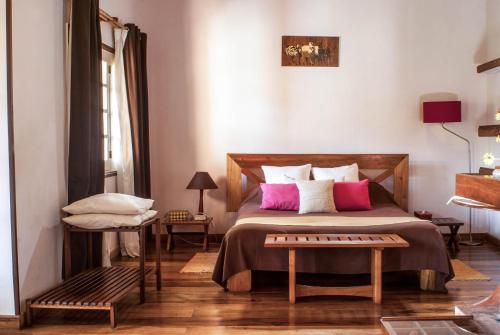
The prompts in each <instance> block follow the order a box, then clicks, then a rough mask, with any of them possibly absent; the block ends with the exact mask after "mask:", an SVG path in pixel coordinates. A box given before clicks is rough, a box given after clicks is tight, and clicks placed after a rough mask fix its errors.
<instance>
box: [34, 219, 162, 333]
mask: <svg viewBox="0 0 500 335" xmlns="http://www.w3.org/2000/svg"><path fill="white" fill-rule="evenodd" d="M159 223H160V221H159V219H155V218H152V219H150V220H148V221H145V222H143V223H141V224H140V225H137V226H130V227H126V226H124V227H108V228H95V229H83V228H79V227H76V226H72V225H70V224H67V223H64V222H63V225H64V263H65V276H64V277H65V281H64V282H63V283H61V284H60V285H57V286H56V287H54V288H52V289H51V290H49V291H47V292H45V293H44V294H41V295H39V296H38V297H36V298H32V299H29V300H27V301H26V313H27V317H26V323H27V326H30V325H31V323H32V309H82V310H85V309H87V310H88V309H94V310H107V311H109V312H110V323H111V327H113V328H114V327H115V326H116V317H115V309H114V303H115V302H117V301H118V300H119V299H120V298H122V297H123V296H124V295H125V294H127V293H129V292H130V291H131V290H132V289H134V288H135V287H137V286H139V299H140V303H141V304H142V303H144V302H145V299H146V275H147V274H149V273H151V272H152V271H153V269H152V268H147V267H146V266H145V263H146V228H147V227H148V226H151V225H153V224H155V226H156V234H155V249H156V257H155V258H156V259H155V263H156V289H157V290H158V291H160V290H161V241H160V235H161V230H160V229H161V225H160V224H159ZM102 232H138V233H139V267H138V268H137V267H123V266H112V267H108V268H102V267H99V268H93V264H92V261H91V260H92V258H93V257H92V244H91V243H92V233H102ZM71 233H79V234H86V235H87V237H88V238H87V243H89V244H88V246H87V250H88V252H89V254H88V255H87V259H88V260H90V262H89V264H88V268H89V269H91V270H88V271H85V272H82V273H79V274H77V275H76V276H74V277H71V236H70V234H71Z"/></svg>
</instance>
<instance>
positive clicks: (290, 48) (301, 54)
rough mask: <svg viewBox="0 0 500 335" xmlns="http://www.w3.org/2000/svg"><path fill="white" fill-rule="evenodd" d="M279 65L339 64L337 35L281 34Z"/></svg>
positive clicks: (333, 65)
mask: <svg viewBox="0 0 500 335" xmlns="http://www.w3.org/2000/svg"><path fill="white" fill-rule="evenodd" d="M281 66H325V67H338V66H339V37H338V36H331V37H326V36H282V37H281Z"/></svg>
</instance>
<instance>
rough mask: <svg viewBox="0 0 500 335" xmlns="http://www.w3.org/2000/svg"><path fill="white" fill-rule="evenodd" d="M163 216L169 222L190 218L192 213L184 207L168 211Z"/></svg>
mask: <svg viewBox="0 0 500 335" xmlns="http://www.w3.org/2000/svg"><path fill="white" fill-rule="evenodd" d="M165 218H166V219H167V220H168V221H170V222H176V221H186V220H191V219H192V218H193V215H192V214H191V213H190V212H189V211H188V210H186V209H176V210H172V211H168V212H167V214H165Z"/></svg>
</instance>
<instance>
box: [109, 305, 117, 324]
mask: <svg viewBox="0 0 500 335" xmlns="http://www.w3.org/2000/svg"><path fill="white" fill-rule="evenodd" d="M109 324H110V326H111V328H116V313H115V305H111V308H110V309H109Z"/></svg>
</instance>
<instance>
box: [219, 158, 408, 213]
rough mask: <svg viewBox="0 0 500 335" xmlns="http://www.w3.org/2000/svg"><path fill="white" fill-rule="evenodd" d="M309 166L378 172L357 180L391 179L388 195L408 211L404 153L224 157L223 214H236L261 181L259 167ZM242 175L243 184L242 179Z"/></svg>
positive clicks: (363, 175) (378, 181) (379, 180)
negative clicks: (225, 209)
mask: <svg viewBox="0 0 500 335" xmlns="http://www.w3.org/2000/svg"><path fill="white" fill-rule="evenodd" d="M308 163H311V164H312V166H316V167H335V166H341V165H348V164H353V163H358V166H359V169H360V170H379V171H381V172H380V173H378V174H377V175H376V176H375V177H371V178H369V177H368V176H366V175H365V174H363V173H362V172H361V171H360V177H361V178H363V179H369V180H370V181H372V182H376V183H382V182H383V181H384V180H386V179H387V178H389V177H391V176H392V177H393V184H392V192H389V193H391V196H392V198H393V200H394V202H395V203H396V204H397V205H398V206H399V207H400V208H402V209H403V210H405V211H408V155H407V154H227V199H226V200H227V201H226V206H227V211H228V212H236V211H238V209H239V207H240V204H241V202H242V201H243V199H245V198H246V196H247V195H248V193H249V192H251V191H252V190H254V189H255V188H256V187H258V186H259V183H263V182H264V177H263V176H262V175H263V173H262V169H261V166H262V165H274V166H288V165H303V164H308ZM242 175H245V176H246V183H244V182H243V180H242Z"/></svg>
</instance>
